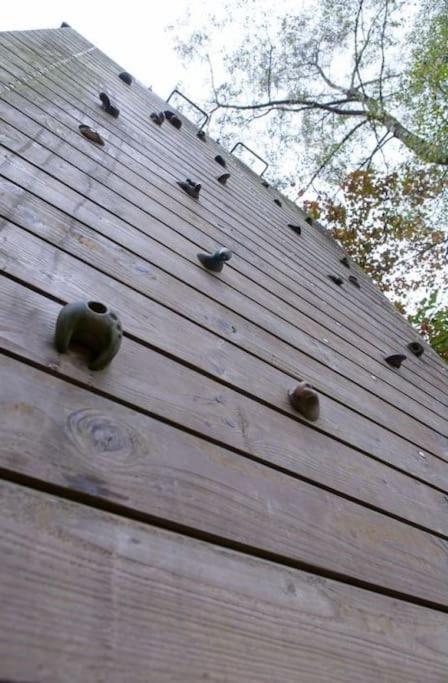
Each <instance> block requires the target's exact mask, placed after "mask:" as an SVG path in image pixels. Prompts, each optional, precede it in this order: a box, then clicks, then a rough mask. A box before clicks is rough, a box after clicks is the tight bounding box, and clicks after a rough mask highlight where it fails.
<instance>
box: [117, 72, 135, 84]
mask: <svg viewBox="0 0 448 683" xmlns="http://www.w3.org/2000/svg"><path fill="white" fill-rule="evenodd" d="M118 78H121V80H122V81H123V82H124V83H126V85H131V83H132V80H133V79H132V76H131V74H128V72H127V71H122V72H121V74H118Z"/></svg>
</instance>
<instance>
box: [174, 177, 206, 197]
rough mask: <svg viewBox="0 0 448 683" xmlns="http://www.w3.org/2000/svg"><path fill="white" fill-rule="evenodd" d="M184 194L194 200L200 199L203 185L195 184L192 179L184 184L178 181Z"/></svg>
mask: <svg viewBox="0 0 448 683" xmlns="http://www.w3.org/2000/svg"><path fill="white" fill-rule="evenodd" d="M177 184H178V185H179V187H181V188H182V189H183V190H184V192H186V193H187V194H188V195H190V197H193V199H199V192H200V191H201V187H202V185H200V183H194V182H193V181H192V180H190V178H187V179H186V180H185V181H184V182H182V181H178V183H177Z"/></svg>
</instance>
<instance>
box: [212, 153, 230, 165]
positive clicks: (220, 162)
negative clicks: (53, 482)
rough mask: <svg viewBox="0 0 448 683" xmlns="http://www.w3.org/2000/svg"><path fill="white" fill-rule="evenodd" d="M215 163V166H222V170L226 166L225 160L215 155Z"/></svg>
mask: <svg viewBox="0 0 448 683" xmlns="http://www.w3.org/2000/svg"><path fill="white" fill-rule="evenodd" d="M215 161H216V163H217V164H219V165H220V166H223V167H224V168H225V167H226V166H227V164H226V160H225V159H224V158H223V157H222V156H221V155H220V154H217V155H216V156H215Z"/></svg>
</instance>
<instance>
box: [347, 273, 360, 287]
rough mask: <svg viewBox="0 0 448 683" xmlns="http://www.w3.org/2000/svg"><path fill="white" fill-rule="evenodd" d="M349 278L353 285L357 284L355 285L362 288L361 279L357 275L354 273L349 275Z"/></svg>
mask: <svg viewBox="0 0 448 683" xmlns="http://www.w3.org/2000/svg"><path fill="white" fill-rule="evenodd" d="M348 279H349V281H350V282H351V283H352V285H355V287H357V288H358V289H361V285H360V284H359V280H358V278H357V277H355V276H354V275H349V276H348Z"/></svg>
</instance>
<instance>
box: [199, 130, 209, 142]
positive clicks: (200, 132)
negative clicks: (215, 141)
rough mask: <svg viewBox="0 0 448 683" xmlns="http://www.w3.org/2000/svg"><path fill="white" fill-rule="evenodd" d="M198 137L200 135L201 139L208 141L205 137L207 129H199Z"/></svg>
mask: <svg viewBox="0 0 448 683" xmlns="http://www.w3.org/2000/svg"><path fill="white" fill-rule="evenodd" d="M196 137H198V138H199V140H202V141H203V142H206V141H207V140H206V137H205V130H199V131H198V132H197V133H196Z"/></svg>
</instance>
